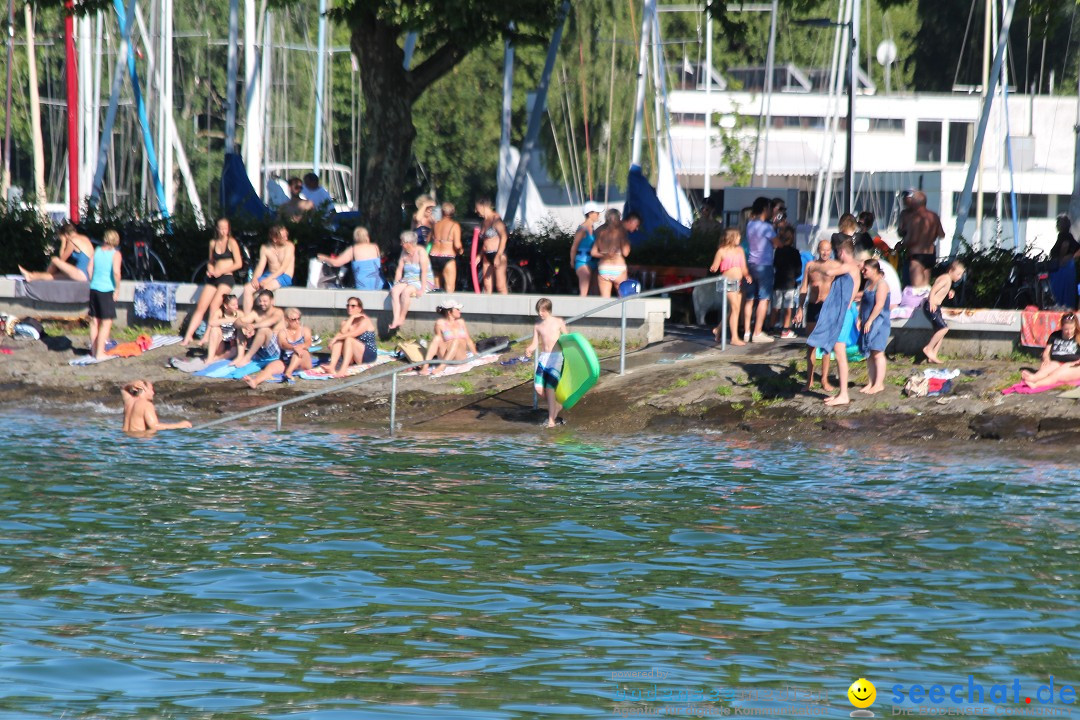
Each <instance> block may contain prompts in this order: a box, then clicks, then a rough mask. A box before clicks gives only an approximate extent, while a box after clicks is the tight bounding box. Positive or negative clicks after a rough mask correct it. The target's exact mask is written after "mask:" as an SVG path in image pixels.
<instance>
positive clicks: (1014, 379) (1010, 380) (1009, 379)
mask: <svg viewBox="0 0 1080 720" xmlns="http://www.w3.org/2000/svg"><path fill="white" fill-rule="evenodd" d="M1018 382H1020V371H1019V370H1017V371H1016V372H1011V373H1009V374H1008V375H1006V376H1005V377H1004V378H1002V380H1001V382H1000V383H998V384H997V385H995V386H994V390H1004V389H1005V388H1007V387H1010V386H1012V385H1015V384H1016V383H1018Z"/></svg>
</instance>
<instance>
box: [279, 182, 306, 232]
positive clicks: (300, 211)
mask: <svg viewBox="0 0 1080 720" xmlns="http://www.w3.org/2000/svg"><path fill="white" fill-rule="evenodd" d="M303 189H304V183H303V182H302V181H301V180H300V178H298V177H291V178H289V200H288V201H287V202H284V203H282V204H281V205H279V206H278V215H279V216H280V217H281V219H282V220H284V221H286V222H300V220H301V219H302V218H303V216H304V213H306V212H308V211H310V210H314V209H315V204H314V203H313V202H311V201H310V200H305V199H304V198H302V197H301V196H300V192H301V191H302V190H303Z"/></svg>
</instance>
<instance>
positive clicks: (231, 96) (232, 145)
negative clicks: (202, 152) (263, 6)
mask: <svg viewBox="0 0 1080 720" xmlns="http://www.w3.org/2000/svg"><path fill="white" fill-rule="evenodd" d="M239 40H240V0H229V51H228V52H229V57H228V61H227V64H226V71H225V75H226V80H225V82H226V83H227V85H228V86H227V87H226V92H225V152H226V153H234V152H236V75H237V64H238V62H237V57H236V44H237V42H239Z"/></svg>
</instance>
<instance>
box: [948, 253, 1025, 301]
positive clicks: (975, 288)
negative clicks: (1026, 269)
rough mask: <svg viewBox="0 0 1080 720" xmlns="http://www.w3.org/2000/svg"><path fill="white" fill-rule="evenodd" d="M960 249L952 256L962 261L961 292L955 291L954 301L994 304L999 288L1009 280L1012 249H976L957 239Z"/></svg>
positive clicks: (999, 293)
mask: <svg viewBox="0 0 1080 720" xmlns="http://www.w3.org/2000/svg"><path fill="white" fill-rule="evenodd" d="M961 242H962V243H963V250H961V252H959V253H957V255H956V258H957V259H958V260H960V261H961V262H962V263H964V267H965V268H966V269H967V273H966V274H965V276H964V283H963V289H962V292H957V297H956V303H955V304H957V305H961V304H962V305H963V306H965V307H983V308H989V307H994V306H995V304H996V303H997V301H998V299H999V296H1000V295H1001V289H1002V288H1003V287H1005V286H1006V285H1007V284H1008V282H1009V272H1010V270H1011V269H1012V266H1013V257H1014V255H1013V252H1012V251H1011V250H1006V249H1004V248H985V249H978V250H976V249H975V248H973V247H971V245H969V244H968V242H967V241H966V240H961Z"/></svg>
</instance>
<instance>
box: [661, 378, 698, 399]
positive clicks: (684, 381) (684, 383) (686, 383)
mask: <svg viewBox="0 0 1080 720" xmlns="http://www.w3.org/2000/svg"><path fill="white" fill-rule="evenodd" d="M689 385H690V381H689V380H687V379H686V378H679V379H678V380H676V381H675V382H673V383H672V384H670V385H668V386H667V387H665V388H660V389H659V390H657V391H656V393H657V394H658V395H667V394H668V393H669V392H671V391H672V390H677V389H679V388H684V387H688V386H689Z"/></svg>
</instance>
